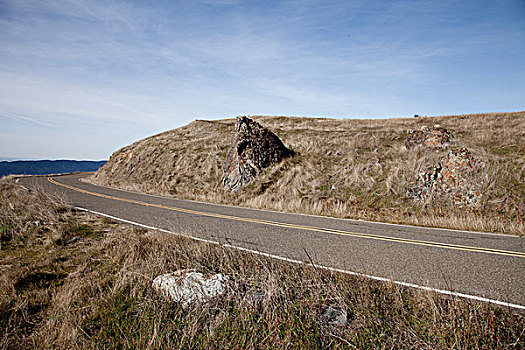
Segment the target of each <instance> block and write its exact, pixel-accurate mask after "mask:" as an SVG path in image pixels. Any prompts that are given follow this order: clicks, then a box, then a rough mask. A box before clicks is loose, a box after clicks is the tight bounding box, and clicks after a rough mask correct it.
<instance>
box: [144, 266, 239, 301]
mask: <svg viewBox="0 0 525 350" xmlns="http://www.w3.org/2000/svg"><path fill="white" fill-rule="evenodd" d="M229 280H230V278H229V276H224V275H222V274H220V273H218V274H216V275H211V276H205V275H204V274H202V273H200V272H196V271H194V270H178V271H175V272H173V273H169V274H165V275H160V276H157V277H156V278H155V279H154V280H153V284H152V287H153V289H155V290H156V291H157V292H158V293H160V294H162V295H164V296H166V297H168V298H170V299H171V300H174V301H176V302H180V303H182V306H184V307H186V306H188V305H190V304H192V303H195V302H206V301H208V300H210V299H212V298H215V297H217V296H219V295H222V294H224V293H225V292H226V288H227V284H228V281H229Z"/></svg>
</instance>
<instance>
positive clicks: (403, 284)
mask: <svg viewBox="0 0 525 350" xmlns="http://www.w3.org/2000/svg"><path fill="white" fill-rule="evenodd" d="M75 208H76V209H79V210H82V211H85V212H89V213H93V214H96V215H99V216H103V217H106V218H110V219H113V220H116V221H120V222H123V223H127V224H131V225H134V226H139V227H143V228H147V229H150V230H155V231H159V232H164V233H169V234H172V235H176V236H182V237H186V238H190V239H193V240H195V241H199V242H203V243H209V244H214V245H220V246H223V247H227V248H232V249H236V250H240V251H244V252H248V253H252V254H256V255H260V256H265V257H268V258H272V259H277V260H281V261H286V262H290V263H294V264H298V265H310V264H309V263H305V262H304V261H300V260H295V259H290V258H285V257H282V256H279V255H274V254H270V253H264V252H260V251H258V250H253V249H248V248H243V247H238V246H234V245H231V244H227V243H226V244H223V243H220V242H217V241H211V240H208V239H204V238H199V237H194V236H190V235H187V234H183V233H177V232H173V231H169V230H165V229H162V228H157V227H153V226H149V225H144V224H141V223H138V222H135V221H130V220H126V219H121V218H118V217H116V216H111V215H108V214H104V213H101V212H97V211H93V210H89V209H86V208H81V207H75ZM314 267H317V268H320V269H323V270H327V271H332V272H339V273H344V274H347V275H351V276H361V277H366V278H369V279H372V280H376V281H381V282H391V283H393V284H397V285H400V286H403V287H411V288H416V289H421V290H425V291H429V292H436V293H439V294H444V295H450V296H454V297H460V298H465V299H471V300H477V301H482V302H486V303H490V304H495V305H500V306H506V307H510V308H514V309H520V310H525V306H524V305H519V304H512V303H507V302H505V301H500V300H495V299H488V298H484V297H480V296H476V295H470V294H465V293H459V292H453V291H450V290H446V289H438V288H432V287H425V286H420V285H418V284H414V283H409V282H402V281H394V280H391V279H389V278H385V277H379V276H374V275H368V274H364V273H359V272H354V271H349V270H344V269H338V268H335V267H329V266H324V265H317V264H315V265H314Z"/></svg>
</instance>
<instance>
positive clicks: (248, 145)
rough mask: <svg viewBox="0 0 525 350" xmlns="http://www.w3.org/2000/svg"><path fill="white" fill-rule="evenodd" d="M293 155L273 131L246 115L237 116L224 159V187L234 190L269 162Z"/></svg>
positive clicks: (275, 161)
mask: <svg viewBox="0 0 525 350" xmlns="http://www.w3.org/2000/svg"><path fill="white" fill-rule="evenodd" d="M292 155H293V151H292V150H290V149H288V148H286V146H285V145H284V144H283V143H282V141H281V140H280V139H279V137H277V135H275V134H274V133H273V132H271V131H269V130H268V129H266V128H264V127H263V126H261V125H260V124H259V123H257V122H255V121H253V120H251V119H250V118H248V117H245V116H243V117H237V119H236V120H235V135H234V138H233V143H232V145H231V146H230V149H229V151H228V155H227V157H226V161H225V162H224V177H223V179H222V184H223V186H224V187H225V188H226V189H228V190H229V191H231V192H232V193H233V192H236V191H237V190H239V188H241V187H243V186H246V185H247V184H249V183H250V182H252V181H253V180H254V179H255V177H256V176H257V175H258V174H259V173H260V172H261V171H262V170H263V169H264V168H267V167H269V166H270V165H272V164H275V163H278V162H280V161H281V160H282V159H284V158H287V157H290V156H292Z"/></svg>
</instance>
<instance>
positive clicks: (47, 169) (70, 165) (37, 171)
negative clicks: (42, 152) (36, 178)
mask: <svg viewBox="0 0 525 350" xmlns="http://www.w3.org/2000/svg"><path fill="white" fill-rule="evenodd" d="M105 163H106V161H105V160H102V161H89V160H80V161H79V160H17V161H7V162H0V177H1V176H5V175H9V174H15V175H47V174H61V173H73V172H77V171H96V170H97V169H98V168H100V167H101V166H102V165H104V164H105Z"/></svg>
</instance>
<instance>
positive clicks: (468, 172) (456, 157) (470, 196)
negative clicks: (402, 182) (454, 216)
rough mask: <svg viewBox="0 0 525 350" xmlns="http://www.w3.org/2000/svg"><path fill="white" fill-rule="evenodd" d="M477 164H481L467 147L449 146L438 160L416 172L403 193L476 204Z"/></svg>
mask: <svg viewBox="0 0 525 350" xmlns="http://www.w3.org/2000/svg"><path fill="white" fill-rule="evenodd" d="M480 167H483V163H481V162H480V161H478V160H476V159H474V157H473V156H472V153H470V151H469V150H468V149H466V148H456V149H453V150H451V151H450V152H449V153H448V154H447V155H446V156H445V157H444V158H443V159H441V161H440V162H438V163H436V164H435V165H433V166H432V167H430V168H429V169H428V170H427V171H424V172H421V173H419V174H418V176H417V180H416V184H415V186H414V187H412V188H409V189H408V191H407V195H408V196H409V197H412V198H414V199H415V200H417V201H427V200H430V199H435V198H449V199H450V200H452V202H453V203H454V204H456V205H460V206H465V205H466V206H472V205H476V204H478V202H479V200H480V199H481V191H480V189H479V188H480V186H481V183H480V182H479V181H477V179H476V178H475V176H474V175H475V172H476V171H475V170H476V169H477V168H480Z"/></svg>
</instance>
